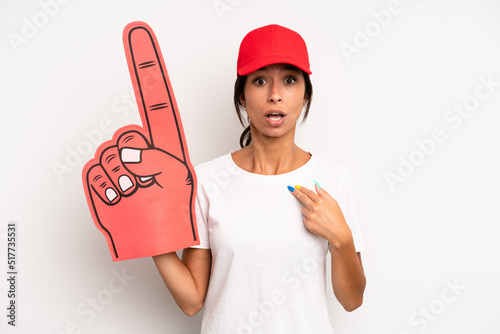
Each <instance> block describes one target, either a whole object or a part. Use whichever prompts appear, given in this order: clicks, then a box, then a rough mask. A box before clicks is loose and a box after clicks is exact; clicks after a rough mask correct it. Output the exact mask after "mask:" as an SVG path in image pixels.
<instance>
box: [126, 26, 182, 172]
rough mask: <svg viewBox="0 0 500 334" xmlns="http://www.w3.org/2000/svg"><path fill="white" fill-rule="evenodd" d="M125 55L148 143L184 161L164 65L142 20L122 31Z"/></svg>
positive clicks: (175, 111) (175, 106) (174, 107)
mask: <svg viewBox="0 0 500 334" xmlns="http://www.w3.org/2000/svg"><path fill="white" fill-rule="evenodd" d="M123 44H124V47H125V55H126V57H127V63H128V67H129V71H130V76H131V79H132V84H133V86H134V92H135V97H136V101H137V105H138V107H139V112H140V114H141V120H142V124H143V127H144V128H145V129H146V131H147V132H148V133H149V135H150V138H149V140H150V143H151V145H152V146H154V147H157V148H161V149H162V150H164V151H166V152H169V153H170V154H172V155H174V156H176V157H177V158H179V159H180V160H182V161H184V162H186V151H185V150H186V142H185V138H184V131H183V128H182V123H181V119H180V115H179V112H178V108H177V102H176V101H175V96H174V92H173V90H172V85H171V84H170V79H169V77H168V73H167V68H166V67H165V63H164V61H163V56H162V53H161V50H160V46H159V44H158V41H157V39H156V36H155V34H154V32H153V30H152V29H151V27H149V25H147V24H146V23H144V22H132V23H129V24H128V25H127V26H126V27H125V28H124V30H123Z"/></svg>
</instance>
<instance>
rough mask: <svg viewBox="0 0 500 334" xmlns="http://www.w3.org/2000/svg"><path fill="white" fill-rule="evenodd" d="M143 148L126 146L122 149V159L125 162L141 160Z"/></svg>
mask: <svg viewBox="0 0 500 334" xmlns="http://www.w3.org/2000/svg"><path fill="white" fill-rule="evenodd" d="M141 152H142V151H141V150H137V149H135V148H124V149H122V161H123V162H141Z"/></svg>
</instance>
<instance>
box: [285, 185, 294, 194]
mask: <svg viewBox="0 0 500 334" xmlns="http://www.w3.org/2000/svg"><path fill="white" fill-rule="evenodd" d="M287 188H288V190H290V191H291V192H292V193H293V192H294V191H295V188H294V187H292V186H288V187H287Z"/></svg>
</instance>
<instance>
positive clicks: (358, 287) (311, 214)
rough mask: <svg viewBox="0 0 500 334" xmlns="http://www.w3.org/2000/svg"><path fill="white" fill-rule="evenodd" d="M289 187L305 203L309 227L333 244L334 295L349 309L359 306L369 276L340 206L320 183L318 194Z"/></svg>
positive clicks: (305, 221)
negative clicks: (366, 275)
mask: <svg viewBox="0 0 500 334" xmlns="http://www.w3.org/2000/svg"><path fill="white" fill-rule="evenodd" d="M290 190H291V191H292V190H293V191H292V194H294V195H295V197H297V198H298V199H299V200H300V201H301V202H302V204H304V207H303V208H302V214H303V215H304V224H305V226H306V227H307V229H308V230H309V231H311V232H312V233H314V234H316V235H318V236H320V237H322V238H324V239H326V240H328V242H329V243H330V251H331V257H332V286H333V292H334V294H335V297H337V300H338V301H339V302H340V304H342V306H343V307H344V309H345V310H346V311H349V312H350V311H353V310H355V309H357V308H358V307H359V306H361V304H362V303H363V293H364V291H365V285H366V278H365V273H364V270H363V265H362V263H361V255H360V254H359V253H356V249H355V247H354V240H353V238H352V233H351V229H350V228H349V226H348V225H347V222H346V221H345V218H344V215H343V213H342V211H341V209H340V206H339V205H338V203H337V201H336V200H335V199H334V198H333V197H331V196H330V195H329V194H328V192H327V191H326V190H324V189H322V188H319V187H318V186H316V191H317V194H316V193H315V192H314V191H312V190H309V189H307V188H305V187H296V189H293V188H290Z"/></svg>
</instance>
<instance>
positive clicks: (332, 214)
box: [288, 183, 353, 248]
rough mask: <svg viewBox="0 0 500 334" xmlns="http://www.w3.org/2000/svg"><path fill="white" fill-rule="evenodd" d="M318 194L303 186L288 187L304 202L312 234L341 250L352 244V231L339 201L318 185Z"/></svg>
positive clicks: (307, 224)
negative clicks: (347, 244) (344, 246)
mask: <svg viewBox="0 0 500 334" xmlns="http://www.w3.org/2000/svg"><path fill="white" fill-rule="evenodd" d="M315 188H316V192H314V191H312V190H310V189H307V188H306V187H302V186H295V188H293V187H288V189H289V190H290V191H291V193H292V194H293V195H294V196H295V197H296V198H297V199H298V200H299V201H301V202H302V204H303V205H304V207H303V208H302V214H303V215H304V225H305V226H306V227H307V229H308V230H309V231H311V232H312V233H314V234H316V235H318V236H320V237H322V238H324V239H326V240H328V242H329V243H330V247H335V248H340V247H342V246H343V245H345V244H346V243H352V242H353V241H352V234H351V229H350V228H349V226H348V225H347V223H346V221H345V218H344V214H343V213H342V210H341V209H340V206H339V204H338V203H337V201H336V200H335V199H334V198H333V197H332V196H330V194H328V192H327V191H326V190H324V189H322V188H321V187H319V185H318V184H317V183H316V186H315Z"/></svg>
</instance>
